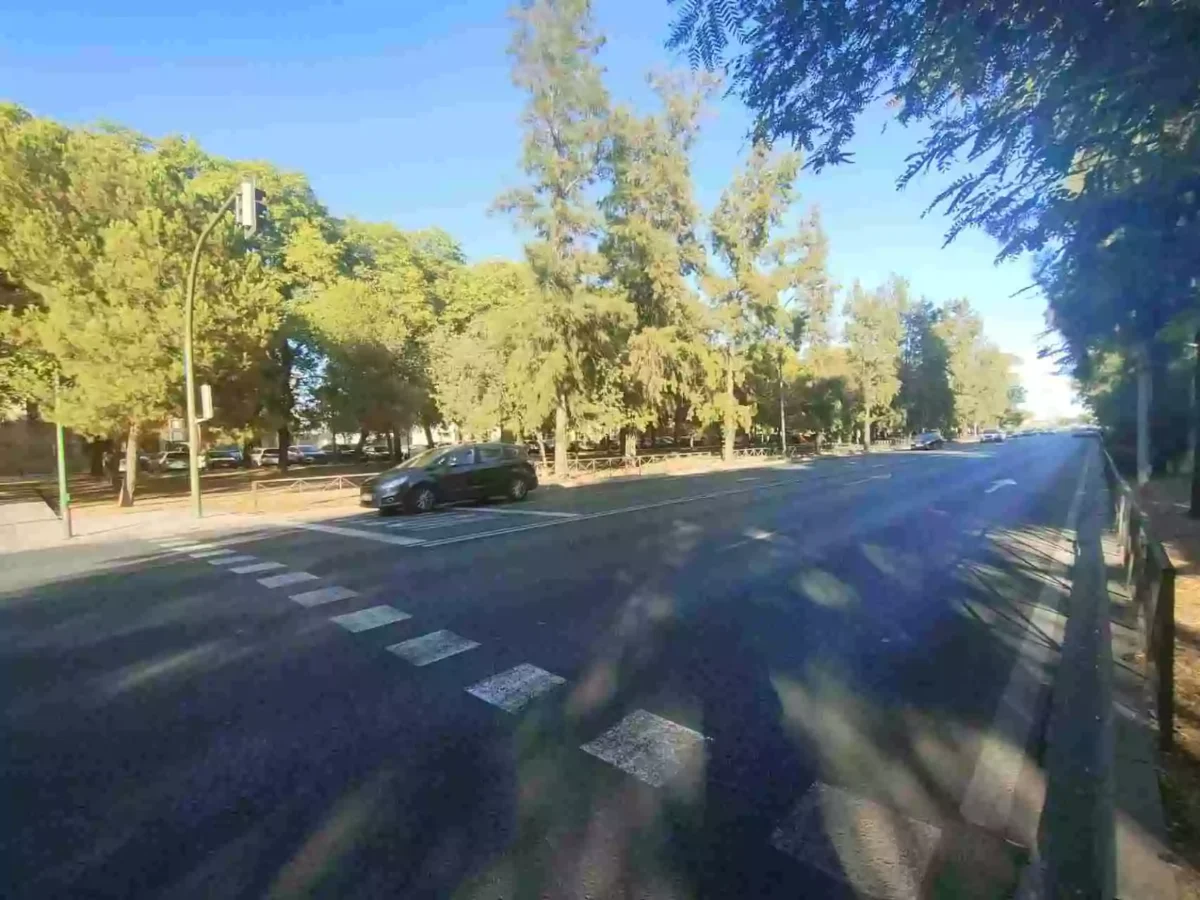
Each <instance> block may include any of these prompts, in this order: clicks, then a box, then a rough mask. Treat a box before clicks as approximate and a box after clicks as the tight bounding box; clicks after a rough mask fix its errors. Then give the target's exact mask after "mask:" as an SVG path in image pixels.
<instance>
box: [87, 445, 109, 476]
mask: <svg viewBox="0 0 1200 900" xmlns="http://www.w3.org/2000/svg"><path fill="white" fill-rule="evenodd" d="M109 445H110V442H109V441H102V440H100V439H99V438H97V439H96V440H94V441H91V442H90V443H89V444H88V472H89V473H90V474H91V475H92V476H94V477H96V478H103V477H104V454H105V453H107V452H108V448H109Z"/></svg>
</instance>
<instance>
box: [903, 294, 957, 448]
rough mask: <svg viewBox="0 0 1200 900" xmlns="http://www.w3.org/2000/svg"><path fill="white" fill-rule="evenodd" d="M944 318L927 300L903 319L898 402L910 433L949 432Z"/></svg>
mask: <svg viewBox="0 0 1200 900" xmlns="http://www.w3.org/2000/svg"><path fill="white" fill-rule="evenodd" d="M941 317H942V314H941V310H939V309H938V308H937V307H936V306H934V304H933V302H932V301H931V300H928V299H927V298H925V297H922V298H921V299H920V300H919V301H917V302H916V303H914V304H913V305H912V306H910V307H909V308H908V309H907V310H906V311H905V312H904V313H903V315H902V316H901V325H902V328H903V337H902V339H901V347H900V392H899V395H898V396H897V398H896V402H897V404H898V405H899V407H900V409H901V410H902V411H903V413H904V423H905V426H906V427H907V428H908V430H909V431H935V430H944V429H949V427H950V425H951V423H952V420H953V416H954V395H953V393H952V392H951V390H950V381H949V377H948V372H947V367H948V365H949V352H948V350H947V348H946V343H945V341H943V340H942V338H941V336H940V335H939V334H938V332H937V326H938V323H939V322H940V321H941Z"/></svg>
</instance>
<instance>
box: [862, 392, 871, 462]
mask: <svg viewBox="0 0 1200 900" xmlns="http://www.w3.org/2000/svg"><path fill="white" fill-rule="evenodd" d="M863 450H865V451H866V452H867V453H870V452H871V395H870V393H869V392H867V391H866V390H864V391H863Z"/></svg>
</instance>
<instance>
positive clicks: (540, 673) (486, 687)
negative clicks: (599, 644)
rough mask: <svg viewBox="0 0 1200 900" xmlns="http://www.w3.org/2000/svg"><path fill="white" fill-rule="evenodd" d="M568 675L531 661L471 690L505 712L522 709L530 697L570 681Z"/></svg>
mask: <svg viewBox="0 0 1200 900" xmlns="http://www.w3.org/2000/svg"><path fill="white" fill-rule="evenodd" d="M566 681H567V679H565V678H563V677H561V676H559V675H554V674H552V673H550V672H547V671H546V670H545V669H539V668H538V667H537V666H534V665H530V664H529V663H521V665H519V666H517V667H515V668H512V669H509V670H508V671H507V672H501V673H500V674H499V675H493V676H492V677H491V678H485V679H484V680H483V681H480V682H478V683H477V684H473V685H471V686H470V687H469V688H467V693H468V694H470V695H471V696H473V697H478V698H479V699H480V700H482V701H484V702H485V703H490V704H492V705H493V706H498V707H500V708H501V709H502V710H504V711H505V712H510V713H515V712H520V711H521V709H522V707H524V706H525V704H527V703H528V702H529V701H530V700H533V699H535V698H537V697H540V696H541V695H542V694H544V693H546V692H547V691H551V690H553V689H554V688H556V687H558V686H559V685H560V684H566Z"/></svg>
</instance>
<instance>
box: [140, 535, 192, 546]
mask: <svg viewBox="0 0 1200 900" xmlns="http://www.w3.org/2000/svg"><path fill="white" fill-rule="evenodd" d="M193 541H194V539H193V538H184V537H177V538H151V539H150V543H152V544H158V545H159V546H160V547H177V546H179V545H180V544H191V543H193Z"/></svg>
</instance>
